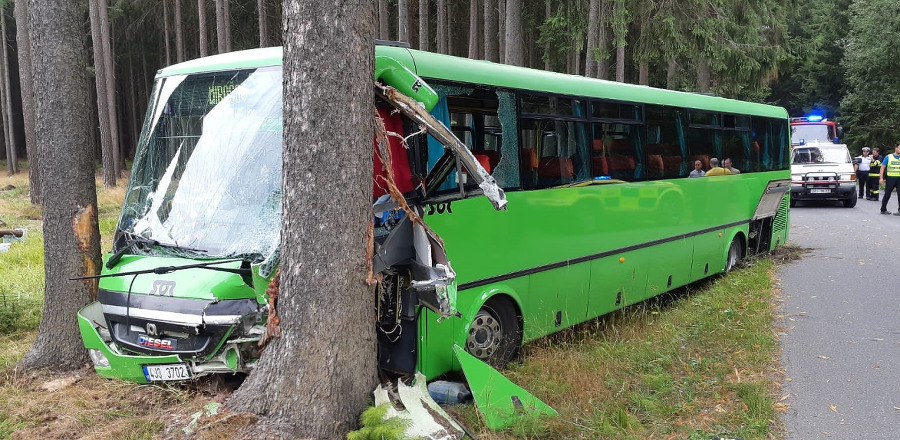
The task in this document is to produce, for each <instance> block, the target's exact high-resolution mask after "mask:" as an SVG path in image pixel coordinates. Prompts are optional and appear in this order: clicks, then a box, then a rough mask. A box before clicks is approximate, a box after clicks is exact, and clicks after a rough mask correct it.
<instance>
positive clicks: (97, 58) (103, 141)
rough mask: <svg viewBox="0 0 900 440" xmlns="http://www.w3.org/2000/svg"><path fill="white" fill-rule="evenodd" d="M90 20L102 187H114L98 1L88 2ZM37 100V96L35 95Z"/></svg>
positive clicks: (114, 168) (114, 173) (113, 166)
mask: <svg viewBox="0 0 900 440" xmlns="http://www.w3.org/2000/svg"><path fill="white" fill-rule="evenodd" d="M88 9H89V11H88V12H89V14H88V15H89V16H90V20H91V40H92V44H91V47H92V48H93V49H94V84H95V86H96V90H97V122H98V124H99V126H100V153H101V154H100V157H101V158H102V160H103V186H104V187H106V188H112V187H115V186H116V178H117V175H116V166H115V163H114V162H113V160H114V157H115V156H113V153H112V136H111V134H110V125H109V100H108V99H106V63H104V61H103V60H104V58H105V56H104V54H103V43H102V41H103V38H102V36H101V32H100V8H99V0H90V1H89V2H88ZM35 99H37V94H35Z"/></svg>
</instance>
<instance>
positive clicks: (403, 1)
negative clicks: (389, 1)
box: [397, 0, 409, 42]
mask: <svg viewBox="0 0 900 440" xmlns="http://www.w3.org/2000/svg"><path fill="white" fill-rule="evenodd" d="M397 41H406V42H409V0H397Z"/></svg>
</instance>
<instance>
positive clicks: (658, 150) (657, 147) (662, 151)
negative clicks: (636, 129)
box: [647, 144, 667, 156]
mask: <svg viewBox="0 0 900 440" xmlns="http://www.w3.org/2000/svg"><path fill="white" fill-rule="evenodd" d="M666 153H667V148H666V145H665V144H647V154H656V155H658V156H666V155H667V154H666Z"/></svg>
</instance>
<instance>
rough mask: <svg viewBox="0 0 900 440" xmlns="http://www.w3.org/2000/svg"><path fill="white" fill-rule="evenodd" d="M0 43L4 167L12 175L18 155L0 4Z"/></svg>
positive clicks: (14, 171) (4, 16) (16, 165)
mask: <svg viewBox="0 0 900 440" xmlns="http://www.w3.org/2000/svg"><path fill="white" fill-rule="evenodd" d="M0 33H2V35H0V43H2V44H3V49H2V51H0V54H2V56H3V63H0V64H2V70H3V78H0V83H2V85H3V90H2V91H3V93H2V96H3V100H2V105H3V132H4V133H5V134H6V148H7V152H6V168H7V171H9V175H10V176H12V175H13V174H16V173H18V172H19V157H18V151H17V149H16V134H15V132H14V131H13V114H12V96H11V94H12V88H11V87H10V85H9V77H10V75H9V54H8V52H7V50H6V5H3V6H0Z"/></svg>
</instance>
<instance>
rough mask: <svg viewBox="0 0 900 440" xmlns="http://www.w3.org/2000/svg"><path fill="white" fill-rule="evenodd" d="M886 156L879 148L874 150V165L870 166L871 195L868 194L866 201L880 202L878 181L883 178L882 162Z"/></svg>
mask: <svg viewBox="0 0 900 440" xmlns="http://www.w3.org/2000/svg"><path fill="white" fill-rule="evenodd" d="M883 160H884V156H882V155H881V152H880V151H879V150H878V147H875V148H873V149H872V163H870V164H869V193H868V194H866V200H875V201H878V187H879V184H878V179H879V176H881V161H883Z"/></svg>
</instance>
